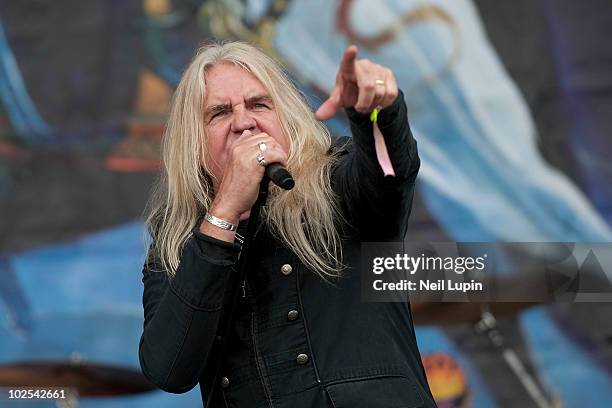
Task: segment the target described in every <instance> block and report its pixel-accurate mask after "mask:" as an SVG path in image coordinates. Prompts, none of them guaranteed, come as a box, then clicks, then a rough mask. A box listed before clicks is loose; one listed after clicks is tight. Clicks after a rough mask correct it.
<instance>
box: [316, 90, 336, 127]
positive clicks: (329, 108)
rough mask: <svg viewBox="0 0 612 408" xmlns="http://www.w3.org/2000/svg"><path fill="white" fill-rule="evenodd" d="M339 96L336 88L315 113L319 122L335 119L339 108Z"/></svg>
mask: <svg viewBox="0 0 612 408" xmlns="http://www.w3.org/2000/svg"><path fill="white" fill-rule="evenodd" d="M339 95H340V92H339V90H338V87H335V88H334V90H333V91H332V93H331V95H330V96H329V98H327V100H326V101H325V102H323V104H322V105H321V106H319V109H317V111H316V112H315V118H317V120H328V119H331V118H333V117H334V115H335V114H336V112H337V111H338V108H339V102H340V101H339Z"/></svg>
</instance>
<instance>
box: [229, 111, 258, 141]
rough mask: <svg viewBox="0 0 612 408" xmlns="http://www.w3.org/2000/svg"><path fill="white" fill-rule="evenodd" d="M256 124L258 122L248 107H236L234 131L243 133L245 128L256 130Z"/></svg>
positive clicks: (233, 119) (233, 120)
mask: <svg viewBox="0 0 612 408" xmlns="http://www.w3.org/2000/svg"><path fill="white" fill-rule="evenodd" d="M256 126H257V122H256V121H255V118H254V117H253V115H252V114H251V112H249V110H248V109H245V107H244V106H242V105H239V106H236V107H235V108H234V114H233V115H232V131H233V132H235V133H239V134H241V133H242V132H244V131H245V130H251V131H252V130H254V129H255V127H256Z"/></svg>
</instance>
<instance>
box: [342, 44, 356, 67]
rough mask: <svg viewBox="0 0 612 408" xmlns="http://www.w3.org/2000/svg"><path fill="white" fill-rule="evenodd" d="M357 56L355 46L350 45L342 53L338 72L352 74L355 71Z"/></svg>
mask: <svg viewBox="0 0 612 408" xmlns="http://www.w3.org/2000/svg"><path fill="white" fill-rule="evenodd" d="M356 58H357V46H355V45H351V46H349V47H348V48H347V49H346V50H344V54H343V55H342V60H340V72H341V73H343V74H353V73H354V72H355V59H356Z"/></svg>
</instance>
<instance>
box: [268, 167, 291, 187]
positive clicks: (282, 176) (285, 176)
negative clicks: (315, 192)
mask: <svg viewBox="0 0 612 408" xmlns="http://www.w3.org/2000/svg"><path fill="white" fill-rule="evenodd" d="M266 175H267V176H268V178H269V179H270V180H272V182H273V183H274V184H276V185H277V186H279V187H280V188H282V189H283V190H291V189H292V188H293V186H295V181H293V177H291V174H290V173H289V172H288V171H287V169H286V168H284V167H283V165H282V164H280V163H270V164H268V165H267V166H266Z"/></svg>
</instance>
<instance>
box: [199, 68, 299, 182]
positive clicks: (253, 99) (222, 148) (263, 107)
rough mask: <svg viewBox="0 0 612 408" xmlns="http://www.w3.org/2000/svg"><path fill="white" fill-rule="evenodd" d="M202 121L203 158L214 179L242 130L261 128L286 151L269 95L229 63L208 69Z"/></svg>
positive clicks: (220, 175) (253, 132) (241, 70)
mask: <svg viewBox="0 0 612 408" xmlns="http://www.w3.org/2000/svg"><path fill="white" fill-rule="evenodd" d="M204 124H205V129H206V134H207V136H208V140H207V152H208V154H207V157H206V160H207V161H208V163H209V168H210V171H211V172H212V175H213V176H214V177H215V179H216V180H217V181H216V182H215V183H220V182H221V180H222V179H223V173H224V171H225V166H226V164H227V162H228V158H229V152H230V147H231V146H232V143H234V142H235V141H236V140H237V139H238V138H239V137H240V136H241V135H242V133H243V132H244V131H245V130H250V131H251V132H252V134H254V135H256V134H258V133H262V132H265V133H267V134H268V135H269V136H270V137H272V138H274V139H275V140H276V141H277V142H278V143H279V144H280V145H281V146H282V148H283V149H284V150H285V152H288V151H289V141H288V139H287V137H286V135H285V134H284V132H283V130H282V128H281V125H280V121H279V120H278V116H277V114H276V109H275V107H274V105H273V103H272V98H271V97H270V95H269V94H268V92H267V91H266V89H265V88H264V86H263V85H262V84H261V82H259V81H258V80H257V79H256V78H255V77H254V76H253V75H252V74H251V73H249V72H247V71H246V70H244V69H243V68H241V67H239V66H236V65H234V64H231V63H220V64H217V65H215V66H213V67H212V68H211V69H210V70H208V73H207V78H206V101H205V102H204ZM255 160H256V158H255V155H254V156H253V162H255ZM216 187H217V185H215V188H216Z"/></svg>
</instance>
